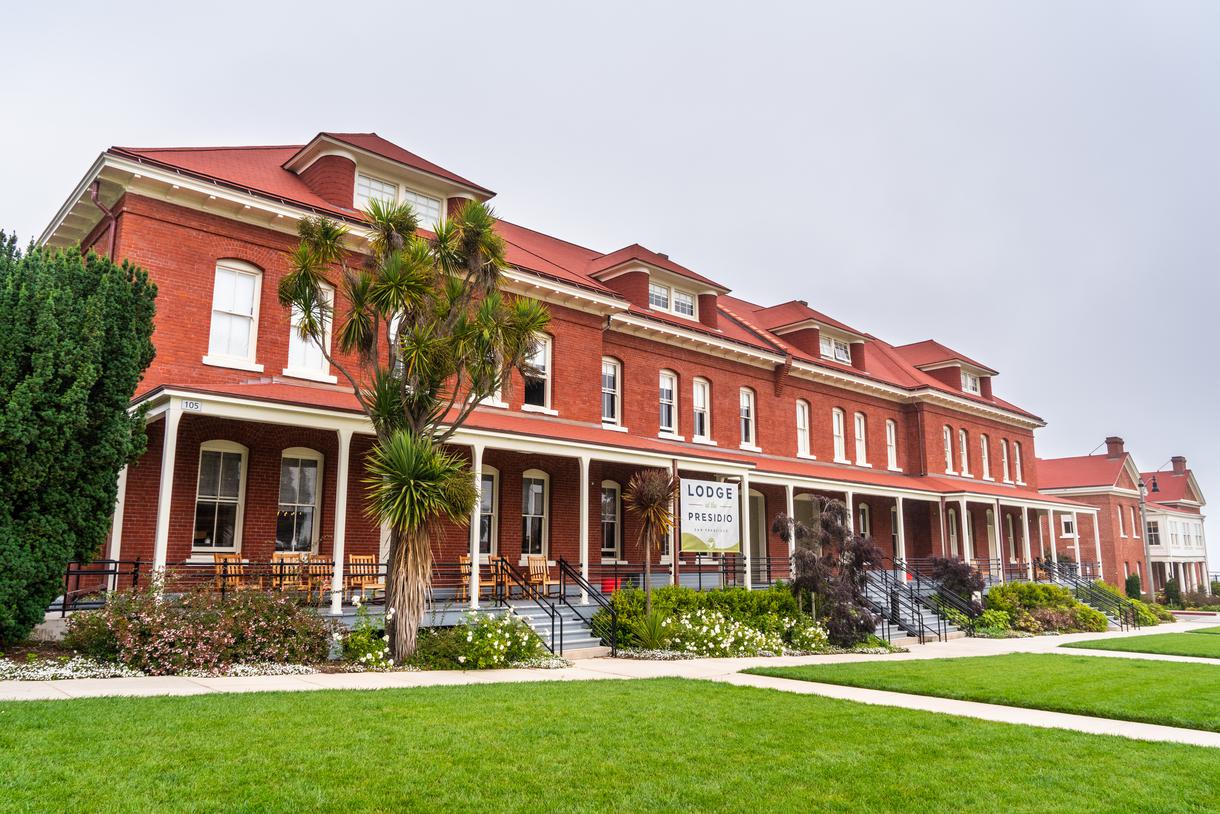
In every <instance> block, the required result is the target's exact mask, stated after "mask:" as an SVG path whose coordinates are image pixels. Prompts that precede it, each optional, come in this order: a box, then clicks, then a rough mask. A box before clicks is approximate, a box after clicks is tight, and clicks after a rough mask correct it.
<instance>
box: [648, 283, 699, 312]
mask: <svg viewBox="0 0 1220 814" xmlns="http://www.w3.org/2000/svg"><path fill="white" fill-rule="evenodd" d="M648 307H649V308H651V309H652V310H653V311H666V312H668V313H670V314H677V315H678V316H680V317H688V318H690V319H695V318H696V314H695V295H694V294H692V293H691V292H689V291H683V290H682V289H680V288H672V287H670V286H667V285H664V284H663V283H649V284H648Z"/></svg>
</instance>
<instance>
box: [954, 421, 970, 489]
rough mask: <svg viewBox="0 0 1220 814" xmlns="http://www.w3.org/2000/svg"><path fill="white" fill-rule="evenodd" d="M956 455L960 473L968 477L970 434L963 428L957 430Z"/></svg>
mask: <svg viewBox="0 0 1220 814" xmlns="http://www.w3.org/2000/svg"><path fill="white" fill-rule="evenodd" d="M957 455H958V458H959V459H960V460H959V461H958V463H959V464H960V465H961V467H962V474H963V475H965V476H966V477H970V434H969V433H967V432H966V430H965V429H964V428H963V429H959V430H958V431H957Z"/></svg>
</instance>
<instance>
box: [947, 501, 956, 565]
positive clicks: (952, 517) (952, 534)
mask: <svg viewBox="0 0 1220 814" xmlns="http://www.w3.org/2000/svg"><path fill="white" fill-rule="evenodd" d="M945 525H947V526H948V527H949V552H950V556H953V557H956V556H957V509H954V508H953V507H952V506H950V507H949V519H948V520H947V521H946V523H945Z"/></svg>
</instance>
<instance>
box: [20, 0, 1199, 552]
mask: <svg viewBox="0 0 1220 814" xmlns="http://www.w3.org/2000/svg"><path fill="white" fill-rule="evenodd" d="M277 5H278V7H276V5H273V4H270V3H268V4H265V6H264V5H263V4H259V3H252V2H248V0H247V2H242V3H232V2H225V0H214V2H211V3H208V4H205V5H204V6H198V5H195V6H191V7H190V13H187V12H185V11H181V10H179V6H177V5H175V4H166V3H164V2H158V3H144V4H140V3H122V2H113V3H97V2H88V3H82V2H60V3H54V4H50V3H46V4H33V3H24V4H21V5H19V6H15V7H13V8H8V9H6V10H5V13H4V16H3V26H4V29H5V34H4V47H3V48H2V49H0V79H2V80H3V83H2V87H3V88H4V95H5V97H6V98H5V111H6V116H5V119H6V122H5V124H6V126H5V127H3V128H0V228H6V229H9V230H16V231H17V232H18V234H19V235H20V236H21V238H22V239H23V240H24V239H26V238H28V237H36V236H37V235H38V233H40V232H41V230H42V229H43V228H44V227H45V226H46V224H47V223H48V221H49V220H50V218H51V217H52V215H53V214H54V212H55V210H56V209H57V208H58V206H59V205H60V204H61V203H62V202H63V200H64V198H65V197H66V196H67V195H68V193H69V192H71V190H72V188H73V186H74V184H75V183H76V182H77V181H78V180H79V179H80V177H81V175H82V174H83V173H84V171H85V170H86V169H87V168H88V166H89V164H90V163H91V162H92V160H93V159H94V157H96V155H97V154H98V153H99V152H100V151H101V150H102V149H104V148H105V147H107V146H109V145H112V144H117V145H125V146H171V145H193V146H198V145H208V144H293V143H302V142H304V141H306V140H308V139H309V137H310V136H312V135H313V134H314V133H316V132H317V131H319V130H339V131H343V130H348V131H356V130H361V131H363V130H374V131H376V132H378V133H380V134H381V135H383V136H385V137H386V138H389V139H390V140H391V141H394V142H397V143H399V144H402V145H403V146H405V147H407V148H408V149H411V150H413V151H415V152H418V153H420V154H422V155H424V156H426V157H427V158H429V159H431V160H434V161H436V162H438V163H440V164H441V165H443V166H446V167H448V168H450V169H452V170H454V171H455V172H458V173H460V174H462V175H465V176H467V177H469V178H471V179H472V180H474V181H476V182H479V183H481V184H484V185H486V186H489V187H491V188H492V189H495V190H498V191H500V193H501V194H500V195H499V196H498V198H497V201H496V203H497V205H498V209H499V211H500V214H501V215H503V216H504V217H506V218H508V219H510V220H513V221H516V222H519V223H523V224H525V225H529V226H532V227H534V228H539V229H541V230H543V231H547V232H550V233H553V234H556V235H559V236H562V237H565V238H568V239H571V240H574V241H576V242H579V243H584V244H586V245H589V246H591V247H593V248H597V249H600V250H603V251H610V250H612V249H615V248H618V247H620V246H623V245H626V244H628V243H632V242H637V241H638V242H640V243H643V244H644V245H646V246H649V247H650V248H653V249H655V250H657V251H662V252H667V253H669V254H670V255H671V256H672V257H673V258H674V260H675V261H677V262H680V263H683V264H684V265H687V266H689V267H691V268H694V269H695V270H697V271H699V272H700V273H702V274H705V275H707V276H709V277H711V278H713V279H715V280H718V281H720V282H722V283H724V284H725V285H728V286H730V287H731V288H733V289H735V293H737V294H738V295H740V296H743V297H746V298H749V299H753V300H756V301H761V302H775V301H780V300H786V299H791V298H794V297H800V298H803V299H807V300H808V301H809V302H810V304H811V305H813V306H814V307H816V308H819V309H821V310H824V311H826V312H828V313H830V314H832V315H834V316H835V317H837V318H839V319H842V320H844V321H845V322H847V323H849V324H852V325H855V326H856V327H858V328H860V329H862V330H866V331H869V332H872V333H875V334H877V335H878V336H881V337H883V338H885V339H887V340H888V341H891V342H894V343H896V344H898V343H903V342H909V341H915V340H920V339H925V338H929V337H934V338H936V339H938V340H940V341H942V342H944V343H945V344H947V345H949V346H951V347H954V348H957V349H958V350H960V351H962V352H964V353H966V354H968V355H970V356H972V357H974V358H976V359H979V360H980V361H982V362H984V363H986V364H989V365H990V366H992V367H994V368H996V369H998V370H999V371H1000V372H1001V376H1000V377H999V378H998V379H997V381H996V392H997V394H999V395H1001V396H1003V397H1005V398H1008V399H1010V400H1012V401H1014V402H1016V403H1018V404H1020V405H1022V406H1024V407H1026V408H1027V409H1030V410H1032V411H1033V412H1036V413H1038V414H1039V415H1041V416H1043V417H1044V418H1045V419H1046V420H1047V422H1048V426H1047V427H1046V428H1045V429H1044V430H1041V431H1040V432H1039V434H1038V443H1037V451H1038V452H1039V454H1040V455H1042V456H1044V457H1045V456H1048V455H1049V456H1058V455H1081V454H1086V453H1088V452H1090V451H1091V450H1093V449H1094V447H1096V446H1097V445H1098V444H1100V443H1101V442H1102V439H1103V438H1104V437H1105V436H1106V435H1108V434H1111V433H1113V434H1119V435H1122V436H1123V437H1124V438H1125V439H1126V440H1127V447H1128V449H1130V450H1131V451H1133V452H1134V453H1135V455H1136V458H1137V461H1138V463H1139V464H1140V466H1141V468H1143V469H1152V468H1156V467H1158V465H1161V464H1162V462H1166V466H1167V461H1168V458H1169V457H1170V456H1171V455H1175V454H1184V455H1186V456H1187V458H1188V460H1189V462H1190V464H1191V466H1192V467H1193V468H1194V469H1195V471H1196V475H1197V476H1198V477H1199V479H1200V481H1201V483H1202V485H1203V489H1204V492H1205V493H1206V494H1209V495H1210V496H1211V497H1213V498H1214V499H1217V500H1220V436H1218V435H1217V433H1216V432H1215V421H1214V418H1213V416H1214V413H1215V409H1214V405H1215V403H1216V402H1217V400H1218V399H1220V385H1218V379H1217V365H1216V361H1215V356H1214V355H1213V352H1214V350H1215V349H1216V347H1217V344H1218V342H1217V340H1218V339H1220V328H1218V326H1217V322H1218V320H1217V318H1216V308H1215V301H1216V298H1217V293H1218V291H1217V289H1218V288H1220V286H1218V284H1217V282H1216V274H1215V270H1216V267H1217V260H1218V259H1220V229H1217V228H1216V222H1215V218H1216V213H1217V212H1218V211H1220V207H1218V206H1217V204H1218V203H1220V160H1218V150H1220V83H1218V82H1217V77H1218V76H1220V73H1218V72H1217V68H1218V67H1220V64H1218V63H1220V25H1218V24H1220V5H1217V4H1214V3H1207V2H1198V3H1189V2H1148V3H1139V2H1112V1H1110V0H1098V1H1097V2H1079V1H1077V2H1072V3H1063V2H1035V0H1020V2H987V3H980V2H977V0H968V1H967V2H918V3H917V2H891V3H869V2H858V1H854V2H842V3H803V4H795V3H792V4H773V3H770V2H759V1H756V2H750V3H743V4H741V5H740V6H727V5H724V4H720V3H712V2H695V3H671V4H664V7H662V4H659V3H634V2H615V3H601V4H597V6H596V7H592V4H583V3H581V4H578V3H563V2H555V3H539V2H513V3H503V2H498V3H482V2H466V3H461V4H446V3H436V2H428V3H386V4H378V3H353V4H349V5H346V6H344V5H336V4H334V3H326V4H321V3H315V2H306V1H304V0H302V2H294V3H283V4H277ZM798 6H799V8H798ZM182 8H186V7H182ZM1209 224H1210V226H1209ZM1211 560H1212V570H1220V531H1216V530H1215V529H1213V530H1212V534H1211Z"/></svg>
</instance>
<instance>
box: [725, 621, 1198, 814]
mask: <svg viewBox="0 0 1220 814" xmlns="http://www.w3.org/2000/svg"><path fill="white" fill-rule="evenodd" d="M1141 638H1142V637H1141ZM1197 638H1200V639H1202V638H1204V637H1203V636H1199V637H1197ZM1123 641H1130V640H1129V639H1124V640H1123ZM746 672H749V673H758V674H760V675H769V676H778V677H780V678H795V679H801V680H803V681H822V682H825V683H827V684H847V685H849V686H852V687H868V688H870V689H875V690H893V691H895V692H909V693H915V694H917V695H935V696H939V697H942V698H958V699H961V700H964V701H982V702H984V703H990V704H1006V705H1008V706H1014V707H1030V708H1032V709H1046V710H1052V711H1055V712H1073V713H1078V714H1081V715H1093V716H1095V717H1099V718H1117V719H1119V720H1124V721H1142V722H1144V723H1152V724H1167V725H1169V726H1184V727H1188V728H1191V729H1209V730H1213V731H1217V732H1220V667H1214V666H1212V665H1210V664H1187V663H1181V662H1165V661H1150V660H1147V659H1103V658H1097V657H1095V656H1069V655H1066V654H1065V655H1059V654H1055V653H1046V654H1037V653H1014V654H1010V655H1005V656H976V657H972V658H958V659H921V660H919V661H895V662H879V661H878V662H872V661H870V662H857V663H855V664H825V665H811V666H807V667H758V668H755V669H752V670H747V671H746ZM1217 761H1218V763H1220V755H1218V756H1217ZM1217 805H1220V800H1218V801H1217Z"/></svg>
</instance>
